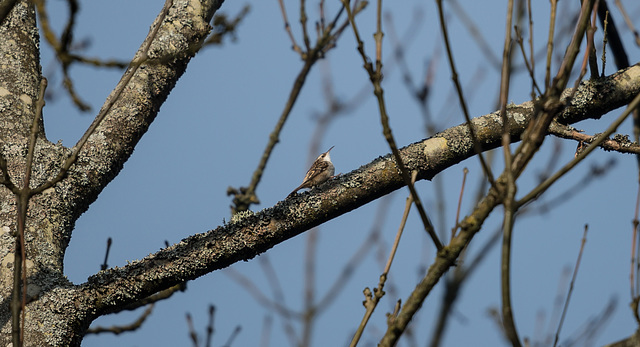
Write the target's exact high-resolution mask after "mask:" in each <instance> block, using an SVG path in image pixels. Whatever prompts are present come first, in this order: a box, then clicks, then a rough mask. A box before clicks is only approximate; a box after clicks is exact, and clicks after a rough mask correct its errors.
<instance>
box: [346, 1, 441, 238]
mask: <svg viewBox="0 0 640 347" xmlns="http://www.w3.org/2000/svg"><path fill="white" fill-rule="evenodd" d="M342 3H343V5H344V8H345V9H346V10H347V17H348V19H349V22H350V23H351V28H352V29H353V33H354V35H355V38H356V43H357V49H358V52H359V53H360V56H361V57H362V60H363V62H364V69H365V71H367V73H368V74H369V79H370V80H371V83H372V84H373V93H374V95H375V96H376V99H377V101H378V110H379V113H380V122H381V123H382V133H383V135H384V137H385V139H386V140H387V143H388V144H389V147H390V148H391V153H392V154H393V157H394V159H395V161H396V165H397V166H398V169H399V170H400V173H401V174H402V178H403V180H404V182H405V183H406V185H407V187H408V188H409V191H410V192H411V196H412V197H413V200H414V202H415V205H416V209H417V210H418V213H419V215H420V218H421V219H422V223H423V225H424V228H425V230H426V231H427V233H428V234H429V236H430V237H431V239H432V240H433V243H434V245H435V246H436V249H437V250H438V251H440V250H442V248H443V246H442V243H441V242H440V240H439V239H438V236H437V234H436V232H435V229H434V227H433V224H432V223H431V221H430V219H429V216H428V215H427V213H426V211H425V210H424V207H423V206H422V202H421V200H420V196H419V195H418V193H417V191H416V189H415V187H414V186H413V184H412V183H411V178H410V176H409V172H408V170H407V168H406V167H405V165H404V163H403V162H402V157H401V156H400V152H399V151H398V146H397V145H396V142H395V139H394V138H393V133H392V131H391V127H390V126H389V116H388V114H387V110H386V105H385V101H384V97H383V94H384V92H383V89H382V85H381V81H382V61H381V55H382V48H381V47H382V37H383V33H382V20H381V18H378V20H377V26H378V28H377V31H376V33H375V34H374V38H375V41H376V66H375V68H374V67H373V64H371V61H370V60H369V58H368V57H367V54H366V53H365V51H364V43H363V42H362V40H361V39H360V34H359V32H358V27H357V26H356V23H355V17H354V16H355V13H354V12H352V11H351V9H350V7H349V4H348V1H347V0H342ZM378 6H379V7H381V6H382V4H381V2H380V1H378ZM377 13H378V16H379V17H380V16H381V11H380V10H378V12H377Z"/></svg>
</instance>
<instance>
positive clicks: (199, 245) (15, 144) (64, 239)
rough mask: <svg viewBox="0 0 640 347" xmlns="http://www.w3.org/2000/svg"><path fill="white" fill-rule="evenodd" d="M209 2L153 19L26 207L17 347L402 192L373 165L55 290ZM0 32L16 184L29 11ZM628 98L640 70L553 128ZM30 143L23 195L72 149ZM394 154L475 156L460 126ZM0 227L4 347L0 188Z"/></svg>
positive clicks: (30, 40) (5, 338)
mask: <svg viewBox="0 0 640 347" xmlns="http://www.w3.org/2000/svg"><path fill="white" fill-rule="evenodd" d="M220 5H221V1H203V2H198V1H188V0H183V1H174V4H173V5H172V6H171V8H170V9H169V11H168V12H167V13H166V17H162V16H160V17H159V18H164V19H162V20H158V21H157V23H154V25H153V26H152V30H151V32H153V31H154V30H153V29H154V28H155V26H156V25H160V28H159V30H158V31H157V33H158V34H157V35H156V36H154V37H152V36H150V37H148V38H147V40H151V41H150V43H151V46H150V49H149V51H148V54H147V55H146V56H145V54H142V53H140V52H139V53H138V54H137V55H136V57H137V59H138V60H137V61H138V62H140V61H142V62H141V65H140V66H139V68H138V69H137V70H136V72H135V74H134V75H133V77H132V79H131V80H130V81H128V82H126V81H125V80H122V81H121V82H120V83H128V84H127V86H126V88H125V89H124V91H123V92H122V94H121V95H120V96H116V94H112V95H111V96H109V98H108V99H107V101H106V102H105V105H111V104H112V106H110V108H109V110H108V111H107V112H106V114H105V117H104V119H103V120H102V121H101V122H100V123H99V124H97V127H96V130H95V131H94V132H93V133H92V134H91V135H90V136H89V138H88V141H87V143H86V145H85V146H84V147H83V148H82V150H81V151H80V152H79V153H78V160H77V162H76V163H75V164H74V166H72V167H71V170H70V171H69V173H68V175H67V176H66V177H65V178H64V179H63V180H62V181H61V182H59V183H58V184H56V185H54V186H53V187H51V188H49V189H47V190H45V191H44V192H42V194H39V195H37V196H35V197H34V198H32V199H31V201H30V204H29V212H28V216H27V227H26V235H25V239H26V250H27V259H28V261H27V266H28V291H27V292H28V296H29V299H30V302H29V304H28V305H27V308H26V326H25V332H26V334H25V340H26V341H25V342H26V343H25V345H27V346H68V345H79V344H80V342H81V341H82V337H83V334H84V331H85V330H86V328H87V327H88V326H89V324H90V323H91V322H92V321H93V320H94V319H95V318H96V317H98V316H100V315H104V314H107V313H111V312H117V311H119V310H121V309H122V308H123V307H124V306H127V305H130V304H133V303H135V302H137V301H139V300H141V299H144V298H146V297H148V296H149V295H152V294H154V293H157V292H158V291H160V290H163V289H167V288H169V287H171V286H173V285H176V284H179V283H182V282H184V281H186V280H191V279H195V278H197V277H199V276H202V275H204V274H206V273H209V272H211V271H214V270H216V269H220V268H224V267H226V266H228V265H230V264H232V263H234V262H236V261H239V260H246V259H250V258H253V257H254V256H256V255H257V254H259V253H261V252H264V251H266V250H268V249H269V248H271V247H273V246H274V245H276V244H278V243H279V242H282V241H284V240H286V239H289V238H291V237H293V236H295V235H298V234H300V233H302V232H304V231H306V230H308V229H310V228H312V227H313V226H316V225H319V224H321V223H323V222H325V221H327V220H329V219H332V218H336V217H337V216H339V215H341V214H344V213H347V212H349V211H351V210H353V209H355V208H358V207H359V206H362V205H364V204H366V203H368V202H370V201H372V200H374V199H377V198H378V197H381V196H383V195H385V194H388V193H390V192H391V191H393V190H396V189H399V188H401V187H402V186H403V185H404V182H403V180H402V178H401V177H400V175H399V174H398V170H397V168H396V165H395V162H394V161H393V159H392V158H391V157H390V156H385V157H381V158H378V159H375V160H374V161H372V162H371V163H369V164H367V165H365V166H362V167H361V168H359V169H357V170H354V171H352V172H350V173H347V174H345V175H343V176H341V177H339V178H337V179H333V180H330V181H328V182H326V183H325V184H323V185H321V186H320V187H318V188H316V189H313V190H312V191H311V192H310V193H304V194H302V195H296V196H294V197H292V198H289V199H286V200H285V201H282V202H279V203H278V204H276V205H275V206H273V207H271V208H268V209H265V210H263V211H261V212H258V213H255V214H254V213H245V214H241V215H239V216H237V217H236V218H234V220H233V221H232V222H231V223H229V224H227V225H223V226H220V227H218V228H216V229H215V230H212V231H209V232H205V233H200V234H196V232H197V231H196V230H194V231H193V232H194V235H193V236H191V237H189V238H187V239H185V240H183V241H181V242H180V243H178V244H176V245H173V246H171V247H169V248H167V249H164V250H161V251H159V252H157V253H155V254H153V255H150V256H148V257H146V258H144V259H142V260H140V261H136V262H132V263H130V264H128V265H127V266H125V267H122V268H115V269H109V270H106V271H102V272H100V273H97V274H96V275H94V276H92V277H91V278H89V280H88V281H87V282H86V283H83V284H80V285H73V284H71V283H70V282H69V281H67V280H66V278H65V277H64V272H63V259H64V254H65V249H66V247H67V245H68V242H69V240H70V237H71V233H72V231H73V227H74V223H75V221H76V220H77V218H78V217H79V216H80V215H81V214H82V213H83V212H84V211H86V210H87V208H88V206H89V204H91V203H92V202H93V201H94V200H95V199H96V198H97V197H98V195H99V193H100V192H101V191H102V189H104V188H105V187H106V185H107V184H108V183H109V182H110V181H111V180H112V179H113V178H114V177H115V176H116V175H117V174H118V173H119V171H120V170H121V169H122V165H123V164H124V162H125V161H126V160H127V159H128V158H129V156H130V155H131V153H132V151H133V149H134V147H135V145H136V143H137V142H138V141H139V140H140V138H141V137H142V136H143V134H144V133H145V132H146V131H147V129H148V127H149V125H150V124H151V122H152V121H153V120H154V118H155V116H156V114H157V112H158V110H159V108H160V106H161V105H162V103H163V102H164V101H165V99H166V98H167V96H168V94H169V92H170V90H171V89H172V88H173V86H174V85H175V83H176V82H177V80H178V78H179V77H180V76H181V75H182V74H183V73H184V71H185V68H186V66H187V63H188V62H189V60H190V58H191V57H192V56H193V55H194V54H195V52H196V51H197V48H198V47H199V44H201V42H202V41H203V40H204V38H205V37H206V35H207V34H208V33H209V30H210V26H209V24H208V23H209V21H210V19H211V17H212V16H213V13H214V12H215V11H216V10H217V8H218V7H219V6H220ZM0 35H1V37H2V40H0V151H1V153H2V155H3V156H4V158H5V159H6V160H7V162H8V172H9V174H10V176H11V179H12V182H14V183H15V184H16V185H18V186H19V185H20V184H19V182H21V179H22V177H23V176H24V172H25V167H24V166H25V157H26V151H27V140H28V136H29V127H30V125H31V123H32V120H33V117H34V115H35V110H34V107H35V100H36V99H37V91H38V85H39V82H40V78H41V74H40V66H39V52H38V45H39V42H38V40H39V39H38V35H37V27H36V23H35V14H34V11H33V9H32V8H31V6H30V5H29V3H28V2H27V1H21V2H19V3H18V4H17V5H16V7H15V8H14V9H13V10H12V11H11V13H10V14H9V16H8V17H7V19H6V20H5V21H4V22H3V23H2V25H1V26H0ZM146 42H147V41H145V43H146ZM145 43H143V45H142V47H145ZM132 68H134V67H133V66H132V67H130V69H132ZM116 89H117V87H116ZM638 92H640V66H638V65H636V66H633V67H631V68H629V69H627V70H624V71H621V72H619V73H618V74H616V75H614V76H611V77H608V78H606V79H603V80H601V81H595V82H586V83H583V84H582V85H581V87H580V89H579V90H578V91H577V93H576V96H575V97H574V98H573V99H572V100H570V101H569V102H568V104H569V106H568V107H567V109H566V110H565V111H564V112H563V114H562V115H561V116H560V117H559V118H560V120H562V121H564V122H576V121H578V120H582V119H586V118H599V117H600V116H602V115H603V114H604V113H606V112H608V111H610V110H613V109H615V108H617V107H620V106H622V105H624V104H626V103H628V102H629V101H630V100H631V98H632V97H633V96H635V95H636V94H637V93H638ZM105 107H107V106H105ZM105 110H106V109H105ZM508 113H509V117H510V119H511V120H512V125H511V131H512V136H511V138H512V140H513V141H518V140H519V136H520V134H521V133H522V131H523V130H524V128H525V126H526V124H527V123H528V121H529V119H530V117H531V115H532V114H533V113H534V110H533V103H531V102H529V103H524V104H521V105H511V106H510V107H509V108H508ZM473 126H474V127H476V135H477V140H478V141H479V142H480V143H481V144H482V148H483V150H488V149H491V148H496V147H498V146H499V145H500V141H501V131H502V126H501V119H500V117H499V116H498V115H497V114H496V113H494V114H489V115H486V116H482V117H478V118H476V119H474V120H473ZM38 135H39V136H38V142H37V146H36V155H35V160H34V166H33V168H32V175H33V176H32V180H31V186H32V187H34V188H35V187H37V186H39V185H40V184H43V183H45V182H47V181H48V180H51V179H52V178H53V177H55V176H56V175H57V174H58V172H59V169H60V167H61V165H62V162H63V161H64V160H65V159H66V158H67V157H68V156H69V155H70V153H71V152H72V151H74V150H75V149H76V148H66V147H64V146H62V145H58V144H54V143H51V142H49V141H48V140H47V139H46V138H45V136H44V135H45V134H44V130H43V127H42V123H41V124H40V127H39V130H38ZM401 152H402V155H403V161H404V163H405V164H406V165H407V167H408V168H409V169H410V170H418V171H419V175H418V177H419V179H430V178H431V177H433V176H434V175H436V174H437V173H439V172H441V171H442V170H444V169H446V168H448V167H450V166H452V165H454V164H456V163H458V162H460V161H462V160H464V159H466V158H469V157H471V156H473V155H474V154H475V153H474V146H473V144H472V142H471V139H470V137H469V131H468V127H467V126H466V125H461V126H457V127H453V128H450V129H447V130H446V131H443V132H442V133H439V134H437V135H435V136H434V137H432V138H429V139H425V140H422V141H419V142H416V143H414V144H411V145H409V146H407V147H405V148H403V149H402V150H401ZM0 223H1V224H0V232H1V233H0V259H1V261H2V264H1V265H2V266H1V267H0V283H1V286H0V295H1V298H2V302H1V303H0V322H1V326H2V329H1V330H0V344H2V345H7V344H9V342H10V340H11V327H10V310H9V302H10V296H11V286H12V268H13V253H12V252H13V249H14V242H15V238H14V236H13V234H14V233H15V232H16V203H15V197H14V196H13V194H12V193H11V192H10V191H9V189H7V188H5V187H0Z"/></svg>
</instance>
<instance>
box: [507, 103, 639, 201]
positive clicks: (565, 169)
mask: <svg viewBox="0 0 640 347" xmlns="http://www.w3.org/2000/svg"><path fill="white" fill-rule="evenodd" d="M639 105H640V94H638V95H637V96H636V97H635V98H634V99H633V101H631V102H630V103H629V105H628V106H627V108H626V109H625V111H624V112H623V113H622V114H621V115H620V116H619V117H618V118H617V119H616V120H615V121H614V122H613V123H611V124H610V125H609V127H608V128H607V130H605V131H604V132H603V133H602V134H600V135H598V138H597V139H596V140H595V141H594V142H593V143H592V144H591V145H590V146H589V147H587V149H585V150H584V151H583V152H581V153H580V154H578V155H577V156H576V157H575V158H573V159H572V160H571V161H570V162H569V163H567V164H566V165H565V166H564V167H562V168H561V169H560V170H558V171H557V172H556V173H555V174H553V175H552V176H551V177H549V178H547V179H546V180H545V181H544V182H542V183H540V184H539V185H538V186H537V187H535V188H534V189H533V190H531V191H530V192H529V193H528V194H527V195H525V196H524V197H523V198H521V199H520V200H519V201H518V202H517V204H518V206H522V205H523V204H525V203H527V202H528V201H530V200H533V199H535V198H537V197H538V196H540V194H542V193H543V192H544V191H546V190H547V189H548V188H549V187H550V186H551V185H552V184H553V183H554V182H555V181H557V180H558V179H559V178H560V177H562V176H563V175H564V174H566V173H567V172H569V170H571V169H572V168H573V167H574V166H576V165H577V164H578V163H579V162H580V161H582V160H583V159H584V158H585V157H586V156H587V155H589V153H591V152H592V151H594V150H595V149H596V148H598V146H600V144H602V143H603V142H604V141H605V140H607V139H608V137H609V136H610V135H611V134H613V132H614V131H616V129H617V128H618V126H620V124H622V122H623V121H624V120H625V119H626V118H627V117H628V116H629V114H631V112H633V110H634V109H635V108H637V107H638V106H639Z"/></svg>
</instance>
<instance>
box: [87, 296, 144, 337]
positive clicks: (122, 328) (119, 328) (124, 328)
mask: <svg viewBox="0 0 640 347" xmlns="http://www.w3.org/2000/svg"><path fill="white" fill-rule="evenodd" d="M151 312H153V304H150V305H148V306H147V309H146V310H144V312H143V313H142V314H141V315H140V317H138V319H136V320H135V321H134V322H132V323H131V324H127V325H114V326H111V327H101V326H97V327H95V328H90V329H87V331H86V332H85V334H96V335H97V334H102V333H112V334H114V335H120V334H122V333H124V332H128V331H136V330H138V329H139V328H140V327H142V324H144V322H145V320H147V317H149V315H150V314H151Z"/></svg>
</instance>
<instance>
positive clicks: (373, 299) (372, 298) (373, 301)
mask: <svg viewBox="0 0 640 347" xmlns="http://www.w3.org/2000/svg"><path fill="white" fill-rule="evenodd" d="M417 175H418V172H417V171H414V172H413V173H412V174H411V180H412V182H413V183H415V181H416V177H417ZM412 203H413V197H412V196H411V195H409V197H407V202H406V203H405V206H404V213H403V214H402V219H401V220H400V227H399V228H398V232H397V233H396V237H395V239H394V241H393V246H392V247H391V252H390V253H389V257H388V258H387V264H386V265H385V267H384V270H383V271H382V275H380V282H379V283H378V287H377V288H373V294H372V293H371V290H370V289H369V288H365V289H364V295H365V301H364V302H363V305H364V307H365V314H364V317H362V321H361V322H360V325H359V326H358V329H356V333H355V335H354V336H353V339H352V340H351V343H350V344H349V346H350V347H355V346H356V345H357V344H358V341H360V337H361V336H362V333H363V332H364V328H365V327H366V326H367V323H368V322H369V319H370V318H371V315H372V314H373V311H374V310H375V308H376V306H378V303H379V302H380V299H381V298H382V297H383V296H384V294H385V292H384V284H385V282H386V281H387V275H388V274H389V271H390V270H391V264H392V263H393V259H394V258H395V255H396V251H397V250H398V245H399V244H400V238H401V237H402V232H403V231H404V227H405V225H406V223H407V217H409V211H411V204H412ZM398 309H399V308H398ZM396 314H397V313H396ZM396 314H394V315H392V316H395V315H396Z"/></svg>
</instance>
